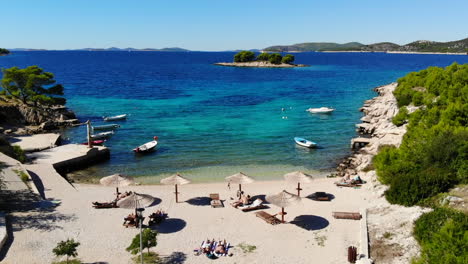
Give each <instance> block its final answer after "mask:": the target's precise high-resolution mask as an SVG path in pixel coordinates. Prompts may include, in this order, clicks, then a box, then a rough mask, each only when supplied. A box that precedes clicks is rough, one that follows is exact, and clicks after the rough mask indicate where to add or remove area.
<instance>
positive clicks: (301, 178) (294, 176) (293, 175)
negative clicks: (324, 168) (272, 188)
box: [284, 171, 313, 196]
mask: <svg viewBox="0 0 468 264" xmlns="http://www.w3.org/2000/svg"><path fill="white" fill-rule="evenodd" d="M284 178H285V179H286V180H287V181H289V182H294V183H296V182H297V188H296V190H297V196H300V195H301V190H302V189H301V183H310V182H312V180H313V178H312V176H310V175H309V174H305V173H304V172H302V171H294V172H290V173H286V174H285V175H284Z"/></svg>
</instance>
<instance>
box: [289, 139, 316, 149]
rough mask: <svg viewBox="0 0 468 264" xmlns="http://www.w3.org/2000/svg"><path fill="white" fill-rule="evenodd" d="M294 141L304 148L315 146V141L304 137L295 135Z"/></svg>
mask: <svg viewBox="0 0 468 264" xmlns="http://www.w3.org/2000/svg"><path fill="white" fill-rule="evenodd" d="M294 141H296V144H298V145H299V146H302V147H306V148H315V147H316V146H317V143H315V142H313V141H310V140H307V139H305V138H300V137H295V138H294Z"/></svg>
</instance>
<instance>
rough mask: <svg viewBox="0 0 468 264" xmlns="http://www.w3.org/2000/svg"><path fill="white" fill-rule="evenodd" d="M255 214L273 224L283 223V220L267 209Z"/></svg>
mask: <svg viewBox="0 0 468 264" xmlns="http://www.w3.org/2000/svg"><path fill="white" fill-rule="evenodd" d="M255 215H256V216H257V217H259V218H261V219H263V220H264V221H265V222H267V223H269V224H271V225H277V224H281V220H279V219H278V218H276V217H275V216H274V215H271V214H269V213H267V212H265V211H260V212H256V213H255Z"/></svg>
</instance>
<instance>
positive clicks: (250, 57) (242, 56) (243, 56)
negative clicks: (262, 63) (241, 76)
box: [234, 50, 255, 62]
mask: <svg viewBox="0 0 468 264" xmlns="http://www.w3.org/2000/svg"><path fill="white" fill-rule="evenodd" d="M254 60H255V53H253V52H252V51H247V50H244V51H241V52H238V53H237V54H236V55H234V62H249V61H254Z"/></svg>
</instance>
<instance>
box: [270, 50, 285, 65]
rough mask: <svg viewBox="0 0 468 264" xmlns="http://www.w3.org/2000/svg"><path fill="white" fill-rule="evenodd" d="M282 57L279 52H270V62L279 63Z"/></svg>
mask: <svg viewBox="0 0 468 264" xmlns="http://www.w3.org/2000/svg"><path fill="white" fill-rule="evenodd" d="M282 59H283V57H281V54H279V53H273V54H270V59H269V61H270V63H273V64H281V60H282Z"/></svg>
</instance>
